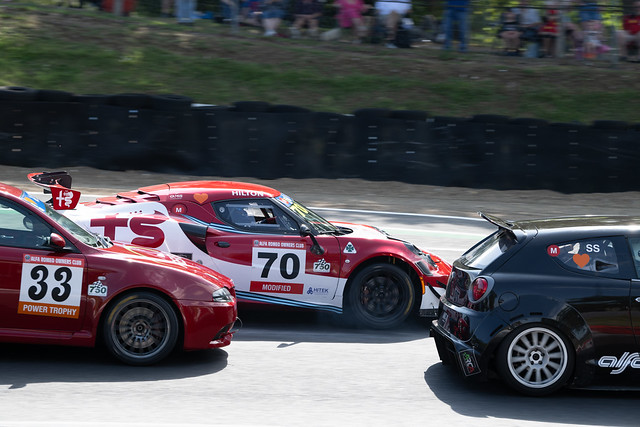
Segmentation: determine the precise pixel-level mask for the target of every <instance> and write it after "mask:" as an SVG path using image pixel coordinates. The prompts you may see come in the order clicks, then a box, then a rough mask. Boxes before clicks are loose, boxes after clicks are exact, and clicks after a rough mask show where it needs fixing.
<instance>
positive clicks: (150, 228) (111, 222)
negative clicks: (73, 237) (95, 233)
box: [89, 215, 165, 248]
mask: <svg viewBox="0 0 640 427" xmlns="http://www.w3.org/2000/svg"><path fill="white" fill-rule="evenodd" d="M163 222H165V220H164V219H162V218H143V217H134V218H116V215H108V216H106V217H105V218H94V219H92V220H91V222H90V224H89V225H90V226H91V227H102V228H103V229H104V231H103V232H102V234H104V235H105V236H107V237H109V238H110V239H112V240H117V239H116V229H117V228H118V227H128V228H129V229H130V230H131V231H132V232H133V233H134V234H136V235H138V236H141V237H136V238H134V239H133V240H131V243H133V244H134V245H140V246H146V247H148V248H157V247H159V246H160V245H162V243H163V242H164V232H163V231H162V229H160V228H159V227H156V225H158V224H162V223H163Z"/></svg>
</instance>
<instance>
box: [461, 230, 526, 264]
mask: <svg viewBox="0 0 640 427" xmlns="http://www.w3.org/2000/svg"><path fill="white" fill-rule="evenodd" d="M516 243H517V241H516V238H515V236H514V235H513V233H511V232H510V231H509V230H505V229H500V230H498V231H496V232H495V233H493V234H491V235H490V236H488V237H487V238H485V239H484V240H482V241H481V242H480V243H478V244H477V245H476V246H474V247H472V248H471V249H469V250H468V251H467V252H466V253H465V254H463V255H462V257H461V261H462V263H463V264H464V265H466V266H468V267H471V268H477V269H479V270H482V269H484V268H485V267H487V266H488V265H489V264H491V263H492V262H493V261H495V260H496V259H498V257H499V256H500V255H502V254H503V253H505V252H507V251H508V250H509V249H510V248H511V247H513V246H514V245H515V244H516Z"/></svg>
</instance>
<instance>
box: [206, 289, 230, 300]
mask: <svg viewBox="0 0 640 427" xmlns="http://www.w3.org/2000/svg"><path fill="white" fill-rule="evenodd" d="M211 296H212V297H213V301H214V302H233V297H232V296H231V292H229V290H228V289H227V288H220V289H218V290H217V291H214V292H213V294H212V295H211Z"/></svg>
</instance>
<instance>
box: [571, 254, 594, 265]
mask: <svg viewBox="0 0 640 427" xmlns="http://www.w3.org/2000/svg"><path fill="white" fill-rule="evenodd" d="M589 259H591V258H590V257H589V255H587V254H575V255H574V256H573V262H575V263H576V265H577V266H578V267H580V268H584V267H585V266H586V265H587V264H589Z"/></svg>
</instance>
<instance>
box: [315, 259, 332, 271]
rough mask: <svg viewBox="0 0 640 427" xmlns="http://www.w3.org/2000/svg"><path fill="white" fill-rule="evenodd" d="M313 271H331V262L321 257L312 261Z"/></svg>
mask: <svg viewBox="0 0 640 427" xmlns="http://www.w3.org/2000/svg"><path fill="white" fill-rule="evenodd" d="M313 272H314V273H330V272H331V264H329V263H328V262H327V261H325V260H324V258H322V259H321V260H320V261H316V262H314V263H313Z"/></svg>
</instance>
